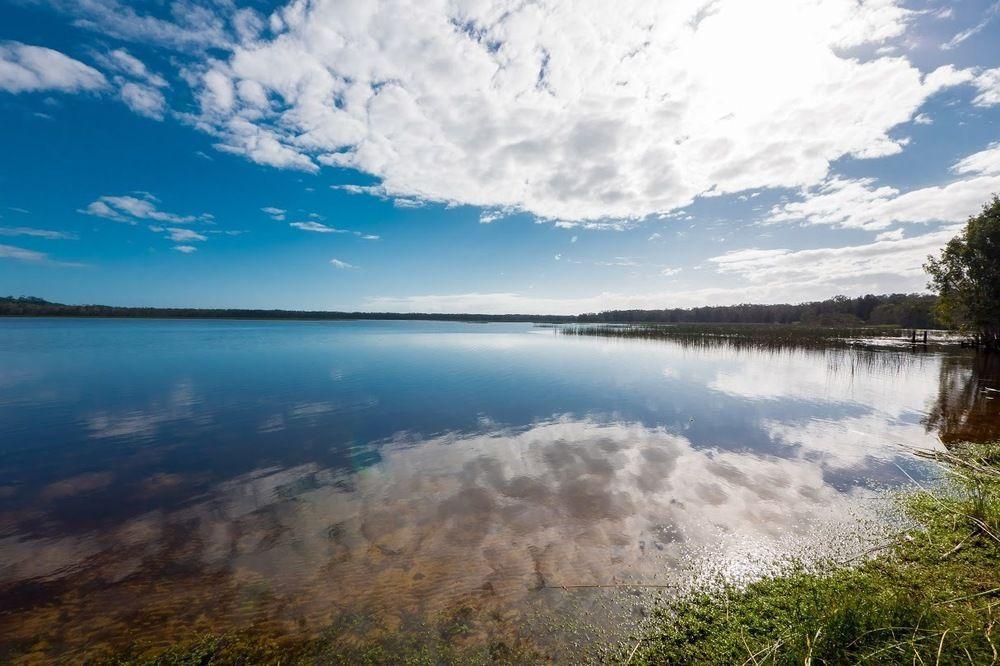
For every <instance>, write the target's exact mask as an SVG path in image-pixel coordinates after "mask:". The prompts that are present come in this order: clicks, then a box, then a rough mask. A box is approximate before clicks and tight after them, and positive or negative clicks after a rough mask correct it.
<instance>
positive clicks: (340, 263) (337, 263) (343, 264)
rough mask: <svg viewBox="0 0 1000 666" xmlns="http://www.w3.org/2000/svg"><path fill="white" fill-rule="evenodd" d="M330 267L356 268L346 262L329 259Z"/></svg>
mask: <svg viewBox="0 0 1000 666" xmlns="http://www.w3.org/2000/svg"><path fill="white" fill-rule="evenodd" d="M330 265H331V266H333V267H334V268H339V269H345V268H357V266H355V265H353V264H349V263H347V262H346V261H341V260H340V259H331V260H330Z"/></svg>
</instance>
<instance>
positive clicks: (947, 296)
mask: <svg viewBox="0 0 1000 666" xmlns="http://www.w3.org/2000/svg"><path fill="white" fill-rule="evenodd" d="M924 269H925V270H926V271H927V272H928V273H929V274H930V276H931V281H930V284H929V285H928V286H929V287H930V288H931V289H933V290H935V291H937V292H938V294H939V298H938V305H937V313H938V316H939V317H940V318H941V320H942V321H944V322H945V323H947V324H948V325H950V326H953V327H955V328H957V329H959V330H962V331H966V332H969V333H971V334H973V335H975V336H976V337H977V338H978V340H979V342H980V343H981V344H983V345H984V346H986V347H989V348H993V349H996V348H1000V197H997V196H996V195H994V196H993V200H992V201H990V202H989V203H987V204H986V205H985V206H983V212H981V213H980V214H979V215H976V216H974V217H970V218H969V221H968V223H967V224H966V225H965V229H963V230H962V232H961V233H960V234H959V235H958V236H956V237H955V238H953V239H951V240H950V241H948V244H947V245H945V247H944V250H942V252H941V256H940V257H938V258H935V257H933V256H931V257H928V260H927V263H926V264H924Z"/></svg>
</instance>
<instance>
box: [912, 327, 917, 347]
mask: <svg viewBox="0 0 1000 666" xmlns="http://www.w3.org/2000/svg"><path fill="white" fill-rule="evenodd" d="M910 344H911V345H915V344H917V329H913V335H912V336H911V337H910Z"/></svg>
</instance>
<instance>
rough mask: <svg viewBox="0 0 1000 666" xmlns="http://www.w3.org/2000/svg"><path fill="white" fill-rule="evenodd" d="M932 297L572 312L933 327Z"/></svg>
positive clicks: (612, 317) (618, 317) (633, 318)
mask: <svg viewBox="0 0 1000 666" xmlns="http://www.w3.org/2000/svg"><path fill="white" fill-rule="evenodd" d="M936 303H937V296H930V295H922V294H884V295H881V296H873V295H871V294H869V295H867V296H859V297H857V298H848V297H847V296H835V297H834V298H831V299H829V300H825V301H815V302H812V303H799V304H798V305H753V304H746V305H716V306H708V307H701V308H673V309H669V310H610V311H608V312H598V313H594V314H583V315H580V316H579V317H577V321H579V322H581V323H601V322H622V323H626V322H628V323H639V322H652V323H673V324H679V323H689V324H805V325H809V326H851V325H863V324H867V325H870V326H884V325H891V326H902V327H903V328H936V327H937V326H938V324H936V323H935V318H934V305H935V304H936Z"/></svg>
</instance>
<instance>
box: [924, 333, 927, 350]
mask: <svg viewBox="0 0 1000 666" xmlns="http://www.w3.org/2000/svg"><path fill="white" fill-rule="evenodd" d="M924 346H925V347H926V346H927V331H924Z"/></svg>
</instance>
